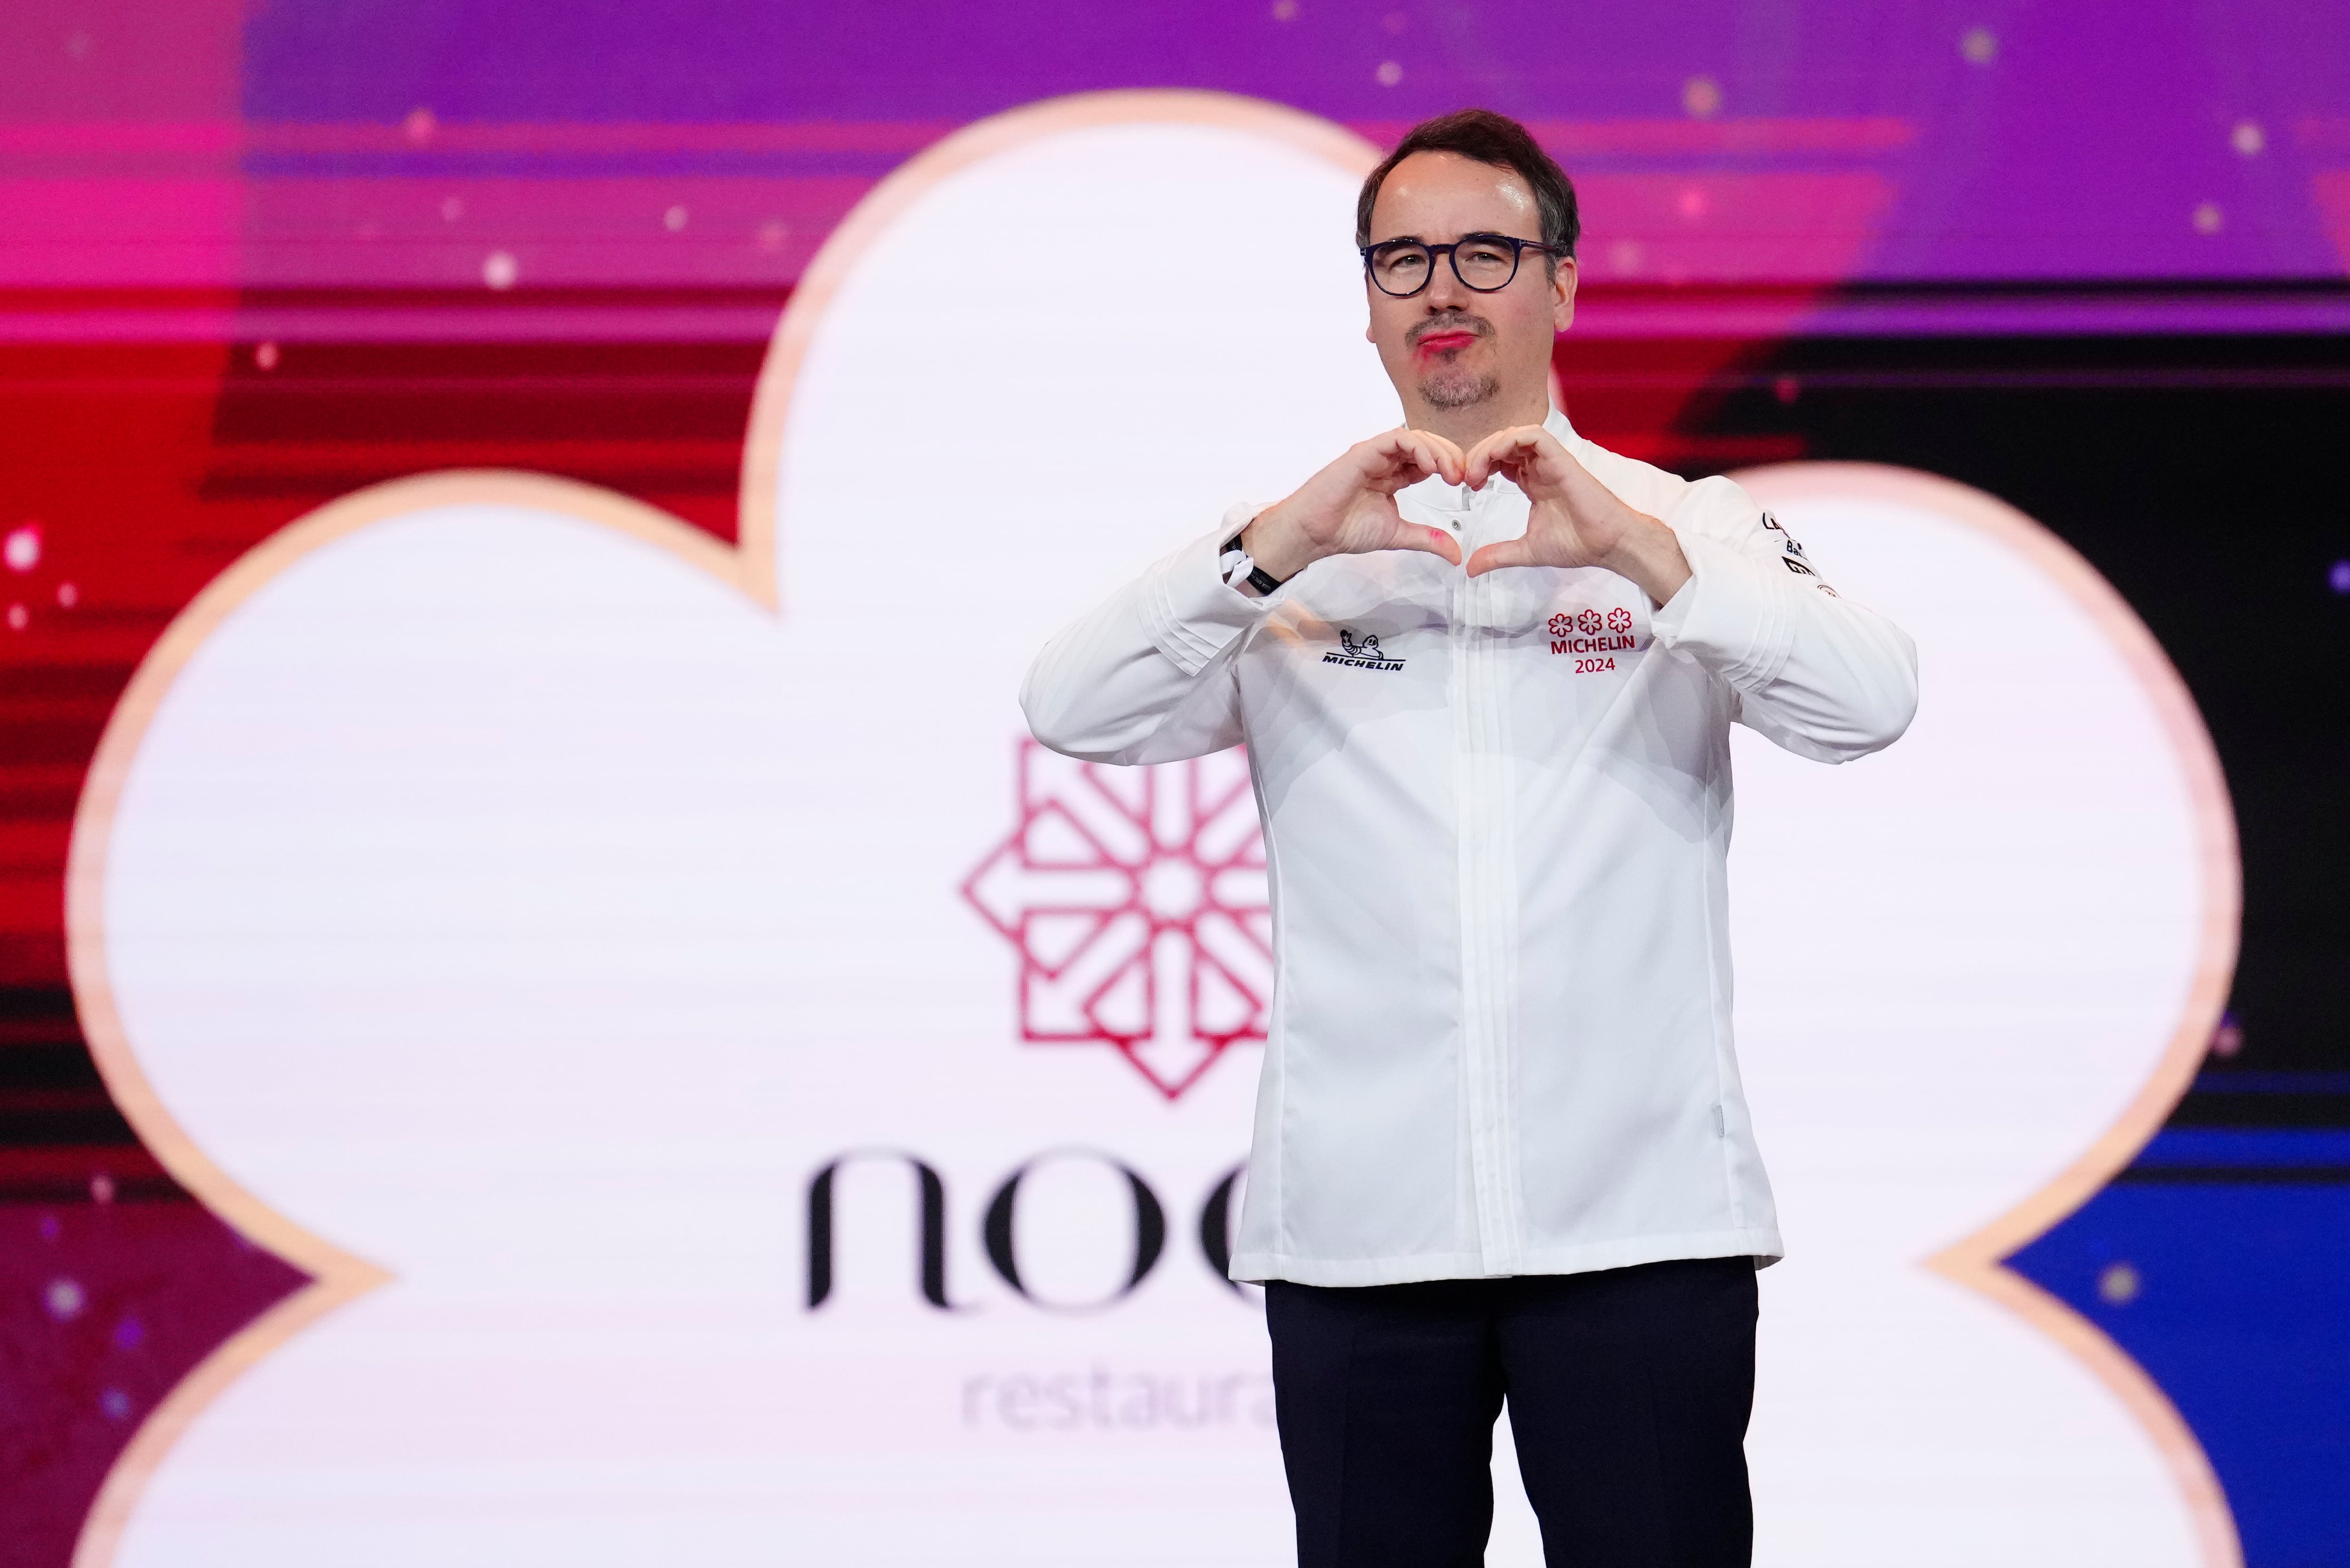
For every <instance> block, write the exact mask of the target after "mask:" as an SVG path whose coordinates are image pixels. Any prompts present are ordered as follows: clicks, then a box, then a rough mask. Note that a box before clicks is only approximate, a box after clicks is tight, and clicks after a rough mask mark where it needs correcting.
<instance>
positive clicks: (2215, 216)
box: [2194, 202, 2228, 234]
mask: <svg viewBox="0 0 2350 1568" xmlns="http://www.w3.org/2000/svg"><path fill="white" fill-rule="evenodd" d="M2227 221H2228V220H2227V217H2226V216H2225V215H2224V214H2223V213H2221V212H2220V205H2219V203H2218V202H2203V203H2202V204H2201V205H2199V206H2198V207H2197V208H2196V209H2195V216H2194V223H2195V232H2196V233H2197V234H2218V233H2219V232H2220V228H2221V227H2222V225H2224V224H2225V223H2227Z"/></svg>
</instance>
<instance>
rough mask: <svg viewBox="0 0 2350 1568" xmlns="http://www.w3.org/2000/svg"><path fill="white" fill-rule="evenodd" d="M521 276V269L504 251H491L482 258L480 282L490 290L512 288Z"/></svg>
mask: <svg viewBox="0 0 2350 1568" xmlns="http://www.w3.org/2000/svg"><path fill="white" fill-rule="evenodd" d="M521 275H522V268H521V267H520V266H518V265H515V259H514V257H513V256H511V255H509V254H507V253H506V252H504V251H492V252H491V253H490V254H488V255H486V256H484V257H483V258H482V281H483V282H484V283H485V284H488V285H489V286H491V287H492V288H501V289H503V288H512V287H513V286H515V278H517V277H519V276H521Z"/></svg>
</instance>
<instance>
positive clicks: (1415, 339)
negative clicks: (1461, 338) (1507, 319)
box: [1404, 310, 1493, 348]
mask: <svg viewBox="0 0 2350 1568" xmlns="http://www.w3.org/2000/svg"><path fill="white" fill-rule="evenodd" d="M1440 332H1473V333H1475V334H1476V335H1477V336H1478V337H1492V335H1493V324H1492V322H1490V321H1488V320H1486V319H1485V318H1484V317H1482V316H1471V315H1470V314H1469V313H1468V312H1467V311H1465V310H1452V311H1447V312H1446V313H1445V314H1443V315H1441V316H1431V317H1429V318H1428V319H1427V320H1425V321H1423V322H1421V323H1420V324H1419V326H1417V327H1413V328H1412V329H1411V330H1410V331H1409V332H1407V333H1405V334H1404V342H1405V343H1406V344H1407V345H1408V346H1409V347H1411V348H1419V344H1420V340H1421V339H1422V338H1425V337H1434V336H1435V335H1436V334H1437V333H1440Z"/></svg>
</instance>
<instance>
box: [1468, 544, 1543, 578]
mask: <svg viewBox="0 0 2350 1568" xmlns="http://www.w3.org/2000/svg"><path fill="white" fill-rule="evenodd" d="M1536 564H1537V563H1536V562H1535V560H1534V551H1533V550H1531V549H1530V548H1528V547H1527V545H1526V541H1525V539H1524V538H1523V536H1520V537H1518V538H1515V539H1504V540H1503V541H1502V542H1501V543H1500V544H1498V545H1486V546H1485V547H1484V548H1483V549H1482V550H1480V551H1478V552H1477V553H1476V554H1475V555H1473V556H1470V557H1469V575H1470V576H1472V577H1482V576H1484V575H1485V574H1486V573H1487V572H1492V571H1498V570H1500V569H1501V568H1502V567H1503V566H1534V565H1536Z"/></svg>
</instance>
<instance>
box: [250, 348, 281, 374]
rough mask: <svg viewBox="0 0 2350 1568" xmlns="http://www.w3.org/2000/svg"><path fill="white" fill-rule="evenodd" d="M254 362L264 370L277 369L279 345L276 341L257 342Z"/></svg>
mask: <svg viewBox="0 0 2350 1568" xmlns="http://www.w3.org/2000/svg"><path fill="white" fill-rule="evenodd" d="M253 362H254V364H255V366H257V367H259V368H260V369H264V370H275V369H277V345H276V344H275V343H256V344H255V345H254V346H253Z"/></svg>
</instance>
